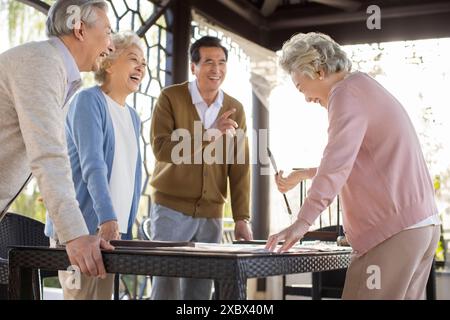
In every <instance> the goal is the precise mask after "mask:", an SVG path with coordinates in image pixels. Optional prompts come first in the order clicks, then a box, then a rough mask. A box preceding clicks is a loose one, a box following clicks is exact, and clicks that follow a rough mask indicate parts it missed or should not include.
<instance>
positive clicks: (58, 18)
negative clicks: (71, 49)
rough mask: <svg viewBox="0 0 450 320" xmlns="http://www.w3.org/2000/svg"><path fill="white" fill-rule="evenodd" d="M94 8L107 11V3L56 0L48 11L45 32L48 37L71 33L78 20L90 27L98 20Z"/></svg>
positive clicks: (87, 0) (101, 0)
mask: <svg viewBox="0 0 450 320" xmlns="http://www.w3.org/2000/svg"><path fill="white" fill-rule="evenodd" d="M95 8H97V9H101V10H104V11H108V4H107V3H106V2H105V1H104V0H57V1H56V2H55V3H54V4H53V5H52V6H51V7H50V10H49V12H48V15H47V21H46V22H45V33H46V34H47V36H48V37H61V36H64V35H69V34H72V32H73V28H74V26H75V25H76V24H77V23H78V22H79V21H80V20H81V21H83V22H84V23H85V24H86V25H87V26H88V27H92V26H93V25H94V24H95V22H96V21H97V20H98V19H97V18H98V17H97V13H96V12H95Z"/></svg>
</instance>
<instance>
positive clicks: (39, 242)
mask: <svg viewBox="0 0 450 320" xmlns="http://www.w3.org/2000/svg"><path fill="white" fill-rule="evenodd" d="M44 227H45V225H44V224H43V223H42V222H39V221H37V220H34V219H31V218H28V217H25V216H23V215H19V214H16V213H12V212H8V213H7V214H6V215H5V217H4V218H3V219H2V220H1V221H0V259H1V260H0V298H2V299H6V298H7V292H8V247H10V246H16V245H19V246H20V245H23V246H39V247H48V246H49V239H48V238H47V237H46V236H45V234H44ZM44 276H45V277H47V276H56V273H53V272H52V273H48V272H45V275H44V273H42V272H36V273H34V274H33V295H34V298H35V299H40V297H41V294H42V291H41V290H42V286H41V280H40V279H41V277H44Z"/></svg>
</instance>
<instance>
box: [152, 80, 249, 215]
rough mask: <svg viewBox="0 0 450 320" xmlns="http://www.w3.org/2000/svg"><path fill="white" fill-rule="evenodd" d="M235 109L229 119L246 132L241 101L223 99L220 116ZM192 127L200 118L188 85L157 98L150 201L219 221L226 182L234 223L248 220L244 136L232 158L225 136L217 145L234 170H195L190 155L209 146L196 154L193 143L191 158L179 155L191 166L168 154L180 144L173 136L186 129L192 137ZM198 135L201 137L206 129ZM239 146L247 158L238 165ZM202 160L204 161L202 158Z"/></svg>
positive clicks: (206, 167) (214, 166) (221, 166)
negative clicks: (174, 132)
mask: <svg viewBox="0 0 450 320" xmlns="http://www.w3.org/2000/svg"><path fill="white" fill-rule="evenodd" d="M233 108H235V109H236V112H235V113H234V114H233V115H231V116H230V119H233V120H234V121H236V122H237V123H238V125H239V128H240V129H243V130H244V131H245V132H246V130H247V127H246V123H245V114H244V108H243V107H242V104H241V103H240V102H239V101H237V100H236V99H234V98H232V97H230V96H229V95H227V94H224V100H223V106H222V108H221V110H220V112H219V115H218V116H219V117H220V115H222V114H223V113H224V112H225V111H227V110H231V109H233ZM195 121H198V122H200V118H199V116H198V113H197V110H196V109H195V106H194V105H193V104H192V98H191V95H190V94H189V89H188V83H187V82H185V83H183V84H179V85H173V86H170V87H167V88H165V89H164V90H163V91H162V92H161V95H160V96H159V99H158V101H157V103H156V106H155V110H154V112H153V116H152V126H151V137H150V140H151V144H152V148H153V152H154V154H155V158H156V164H155V170H154V172H153V175H152V180H151V185H152V186H153V188H154V190H153V201H154V202H155V203H158V204H160V205H163V206H166V207H169V208H171V209H174V210H177V211H180V212H182V213H184V214H186V215H190V216H193V217H199V218H221V217H222V215H223V206H224V203H225V201H226V198H227V182H229V184H230V194H231V209H232V212H233V218H234V220H235V221H237V220H243V219H249V218H250V214H249V199H250V164H249V152H248V141H247V138H246V136H245V138H243V139H236V138H234V141H235V142H234V147H235V150H234V152H231V147H230V146H233V145H232V144H228V145H227V143H226V140H225V141H223V140H224V139H223V136H222V137H221V138H220V139H218V140H217V141H216V142H217V143H222V142H223V144H222V145H223V153H222V154H223V155H224V158H228V157H234V161H229V162H234V163H233V164H230V163H228V164H227V162H226V161H224V163H223V164H220V163H214V164H207V163H205V162H204V161H201V163H197V164H195V162H196V161H195V160H193V159H194V156H193V154H194V153H195V150H197V149H198V150H197V151H202V152H204V151H205V148H206V147H207V146H208V145H209V144H210V143H209V142H206V141H202V142H201V143H200V144H198V148H196V143H194V141H193V145H192V148H191V151H192V153H193V154H192V155H183V156H187V159H191V161H190V163H191V164H186V163H185V164H175V163H174V162H173V159H172V151H173V150H174V148H176V146H177V145H178V144H179V142H178V141H171V135H172V132H173V131H174V130H176V129H185V130H186V131H189V132H190V133H191V135H190V136H191V137H193V133H194V122H195ZM202 130H203V131H202V132H204V130H205V129H204V128H202ZM239 144H240V148H239V149H240V150H242V151H243V152H245V155H244V157H242V159H243V160H244V161H238V155H239V153H238V152H237V149H238V145H239ZM207 151H208V149H206V152H207ZM191 156H192V157H191ZM200 160H203V159H202V157H201V158H200ZM241 162H243V163H241Z"/></svg>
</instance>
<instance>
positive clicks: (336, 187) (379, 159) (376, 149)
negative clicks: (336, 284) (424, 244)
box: [299, 72, 437, 255]
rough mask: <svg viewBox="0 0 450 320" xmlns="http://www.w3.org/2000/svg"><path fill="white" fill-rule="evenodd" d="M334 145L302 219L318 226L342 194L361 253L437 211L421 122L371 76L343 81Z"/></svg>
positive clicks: (331, 134) (332, 101)
mask: <svg viewBox="0 0 450 320" xmlns="http://www.w3.org/2000/svg"><path fill="white" fill-rule="evenodd" d="M329 97H330V98H329V104H328V121H329V127H328V144H327V146H326V148H325V150H324V153H323V157H322V160H321V163H320V166H319V168H318V170H317V174H316V176H315V177H314V179H313V181H312V185H311V188H310V189H309V191H308V197H307V198H306V200H305V203H304V205H303V206H302V208H301V209H300V213H299V217H301V218H303V219H304V220H306V221H307V222H308V223H310V224H312V223H313V222H314V220H315V219H316V218H317V217H318V216H319V214H320V213H321V212H322V211H323V210H325V209H326V208H327V206H328V205H330V204H331V202H332V201H333V199H334V198H335V197H336V195H337V194H338V193H339V192H340V193H341V199H342V204H343V225H344V230H345V233H346V237H347V240H348V241H349V243H350V244H351V245H352V247H353V249H354V250H355V252H356V253H357V254H358V255H362V254H364V253H366V252H367V251H368V250H370V249H371V248H373V247H375V246H376V245H377V244H379V243H381V242H382V241H384V240H386V239H388V238H390V237H391V236H393V235H395V234H396V233H398V232H400V231H402V230H404V229H405V228H407V227H409V226H412V225H414V224H416V223H417V222H419V221H421V220H423V219H425V218H427V217H429V216H431V215H433V214H436V213H437V208H436V204H435V201H434V191H433V184H432V182H431V178H430V175H429V173H428V169H427V166H426V163H425V159H424V157H423V154H422V150H421V148H420V144H419V140H418V138H417V135H416V132H415V130H414V127H413V125H412V123H411V121H410V119H409V117H408V115H407V113H406V111H405V109H404V108H403V107H402V105H401V104H400V102H398V101H397V100H396V99H395V98H394V97H393V96H392V95H391V94H390V93H389V92H388V91H387V90H386V89H384V88H383V87H382V86H381V85H380V84H379V83H378V82H376V81H375V80H374V79H373V78H371V77H370V76H368V75H366V74H364V73H361V72H356V73H353V74H351V75H350V76H348V77H347V78H345V79H344V80H342V81H340V82H339V83H337V84H336V85H335V86H334V87H333V88H332V89H331V92H330V96H329Z"/></svg>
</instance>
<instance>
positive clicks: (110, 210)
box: [46, 32, 146, 300]
mask: <svg viewBox="0 0 450 320" xmlns="http://www.w3.org/2000/svg"><path fill="white" fill-rule="evenodd" d="M112 40H113V43H114V46H115V48H116V50H115V51H114V52H113V53H112V54H110V55H109V56H108V57H107V58H106V59H104V60H103V61H102V62H101V65H100V68H99V70H98V71H97V72H96V74H95V78H96V80H97V81H98V82H99V83H100V86H94V87H92V88H89V89H86V90H83V91H81V92H80V93H79V94H78V95H77V96H75V98H74V99H73V101H72V103H71V105H70V109H69V111H68V114H67V118H66V139H67V145H68V152H69V157H70V162H71V166H72V177H73V182H74V185H75V190H76V194H77V200H78V202H79V205H80V209H81V212H82V213H83V216H84V219H85V221H86V225H87V227H88V229H89V232H90V234H98V235H99V236H101V237H102V238H103V239H105V240H106V241H110V240H116V239H120V238H122V239H131V236H132V227H133V223H134V220H135V217H136V213H137V210H138V204H139V198H140V193H141V156H140V148H139V132H140V120H139V116H138V114H137V113H136V111H135V110H134V109H133V108H131V107H129V106H128V105H127V104H126V103H125V100H126V98H127V96H128V95H130V94H132V93H133V92H136V91H137V90H138V88H139V85H140V83H141V81H142V78H143V77H144V75H145V69H146V61H145V58H144V52H143V50H142V48H141V45H140V39H139V38H138V37H137V36H136V34H134V33H132V32H122V33H118V34H115V35H114V36H113V37H112ZM47 221H48V223H47V226H46V233H47V235H48V236H50V237H53V226H52V222H51V221H50V220H47ZM59 280H60V282H61V286H62V288H63V293H64V299H77V300H78V299H83V300H84V299H89V300H91V299H111V296H112V291H113V275H110V274H109V275H107V277H106V279H98V278H93V277H88V276H84V275H81V279H80V280H81V282H77V281H73V276H71V274H69V273H68V272H60V273H59Z"/></svg>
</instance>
